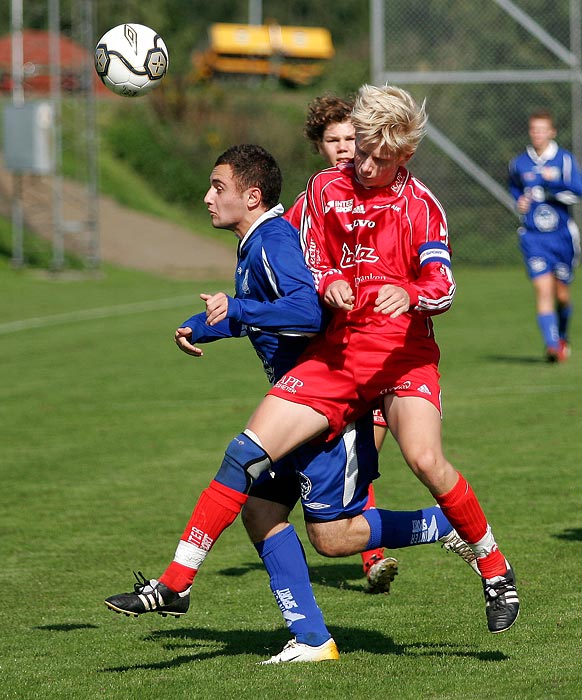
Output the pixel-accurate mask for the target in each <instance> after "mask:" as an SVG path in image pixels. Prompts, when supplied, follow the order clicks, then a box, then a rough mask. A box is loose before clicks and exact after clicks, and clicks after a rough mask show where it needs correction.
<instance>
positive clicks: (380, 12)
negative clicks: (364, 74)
mask: <svg viewBox="0 0 582 700" xmlns="http://www.w3.org/2000/svg"><path fill="white" fill-rule="evenodd" d="M385 2H386V0H370V37H371V38H370V70H371V74H372V78H371V82H372V85H380V83H381V82H382V78H381V75H382V73H384V44H385V36H384V35H385V32H386V25H385V21H384V20H385V16H384V12H385Z"/></svg>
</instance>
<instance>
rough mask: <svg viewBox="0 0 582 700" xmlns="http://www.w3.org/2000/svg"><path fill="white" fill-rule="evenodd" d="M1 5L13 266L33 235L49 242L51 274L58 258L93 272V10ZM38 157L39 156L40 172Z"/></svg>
mask: <svg viewBox="0 0 582 700" xmlns="http://www.w3.org/2000/svg"><path fill="white" fill-rule="evenodd" d="M10 5H11V7H10V10H11V11H10V14H9V22H8V25H7V26H6V27H5V29H6V30H7V33H5V34H4V33H0V108H1V110H2V118H3V119H2V120H3V122H4V123H3V136H4V149H3V151H4V153H3V155H4V156H6V155H7V154H8V153H9V152H10V146H11V145H14V148H13V150H15V151H16V150H20V151H21V153H20V156H21V157H18V156H19V154H18V153H16V157H15V158H14V159H13V160H12V161H11V159H9V158H5V159H4V160H5V161H6V162H2V160H1V159H0V213H1V214H2V215H4V216H10V217H11V219H12V231H13V234H12V260H13V263H14V264H15V265H16V266H20V265H22V264H23V263H25V262H26V259H27V253H28V251H27V242H26V241H25V240H24V238H25V231H33V232H35V233H38V234H40V235H41V236H42V237H43V238H46V239H48V240H50V241H51V245H52V268H53V269H55V270H60V269H62V268H63V267H64V265H65V251H66V250H70V251H73V252H74V253H75V254H77V255H78V256H79V257H80V259H82V260H83V261H84V262H85V264H86V265H87V266H88V267H96V266H98V264H99V240H98V228H97V142H96V121H95V119H96V116H95V115H96V110H95V99H94V97H95V88H96V85H97V78H96V76H95V72H94V69H93V50H92V49H93V46H94V12H95V2H94V0H75V1H74V2H63V3H62V4H61V2H60V0H35V1H34V2H23V0H11V3H10ZM2 13H3V15H2V17H4V15H5V13H6V7H4V8H2ZM37 108H38V109H37ZM28 113H32V114H38V115H44V121H45V122H46V124H43V125H42V127H41V125H40V123H39V120H37V119H31V120H30V124H29V125H27V124H25V123H24V119H25V117H26V115H27V114H28ZM7 125H8V126H7ZM43 134H45V136H46V138H45V137H43ZM39 150H41V151H44V150H46V154H45V155H46V157H45V159H44V161H43V163H42V167H40V166H39V165H38V160H39ZM24 153H26V154H27V155H24ZM65 177H66V178H67V180H66V181H65Z"/></svg>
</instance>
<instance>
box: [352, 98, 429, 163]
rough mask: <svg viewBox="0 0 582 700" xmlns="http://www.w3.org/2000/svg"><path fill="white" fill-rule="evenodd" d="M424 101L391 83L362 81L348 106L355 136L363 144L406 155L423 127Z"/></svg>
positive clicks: (425, 116)
mask: <svg viewBox="0 0 582 700" xmlns="http://www.w3.org/2000/svg"><path fill="white" fill-rule="evenodd" d="M427 119H428V117H427V114H426V111H425V101H423V103H422V104H421V105H420V106H419V105H417V104H416V102H415V101H414V99H413V98H412V96H411V95H410V94H409V93H408V92H406V90H402V89H401V88H397V87H394V86H393V85H384V86H383V87H374V86H373V85H362V87H361V88H360V89H359V91H358V94H357V96H356V101H355V103H354V109H353V110H352V123H353V125H354V128H355V130H356V137H357V138H358V141H359V143H360V145H361V146H363V147H364V148H371V149H375V148H377V147H378V146H381V149H382V151H385V152H387V153H390V154H392V155H395V156H397V157H405V158H410V157H411V156H412V155H413V154H414V152H415V151H416V149H417V148H418V144H419V143H420V142H421V140H422V137H423V136H424V134H425V131H426V122H427Z"/></svg>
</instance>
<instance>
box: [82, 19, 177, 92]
mask: <svg viewBox="0 0 582 700" xmlns="http://www.w3.org/2000/svg"><path fill="white" fill-rule="evenodd" d="M168 64H169V59H168V49H167V48H166V45H165V44H164V41H163V39H162V37H161V36H160V35H159V34H158V33H157V32H155V31H154V30H153V29H150V28H149V27H146V26H144V25H143V24H120V25H119V26H117V27H113V29H110V30H109V31H108V32H106V33H105V34H104V35H103V36H102V37H101V39H99V42H98V44H97V46H96V47H95V70H96V71H97V74H98V75H99V77H100V78H101V80H102V81H103V83H104V84H105V85H106V86H107V87H108V88H109V89H110V90H112V91H113V92H115V93H116V94H117V95H124V96H125V97H138V96H139V95H145V94H146V93H147V92H149V91H150V90H151V89H152V88H154V87H155V86H156V85H158V84H159V82H160V80H161V79H162V78H163V77H164V75H166V72H167V70H168Z"/></svg>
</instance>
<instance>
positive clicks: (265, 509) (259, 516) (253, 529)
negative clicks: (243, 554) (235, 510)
mask: <svg viewBox="0 0 582 700" xmlns="http://www.w3.org/2000/svg"><path fill="white" fill-rule="evenodd" d="M289 512H290V511H289V508H287V507H286V506H284V505H283V504H281V503H276V502H274V501H267V500H265V499H263V498H255V497H253V496H250V497H249V499H248V501H247V502H246V503H245V505H244V507H243V509H242V513H241V517H242V521H243V525H244V526H245V530H246V531H247V534H248V536H249V537H250V539H251V541H252V542H262V541H263V540H266V539H267V538H268V537H270V536H271V535H273V534H275V533H276V532H278V531H279V530H281V529H282V528H283V527H285V526H286V525H287V524H288V518H289Z"/></svg>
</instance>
